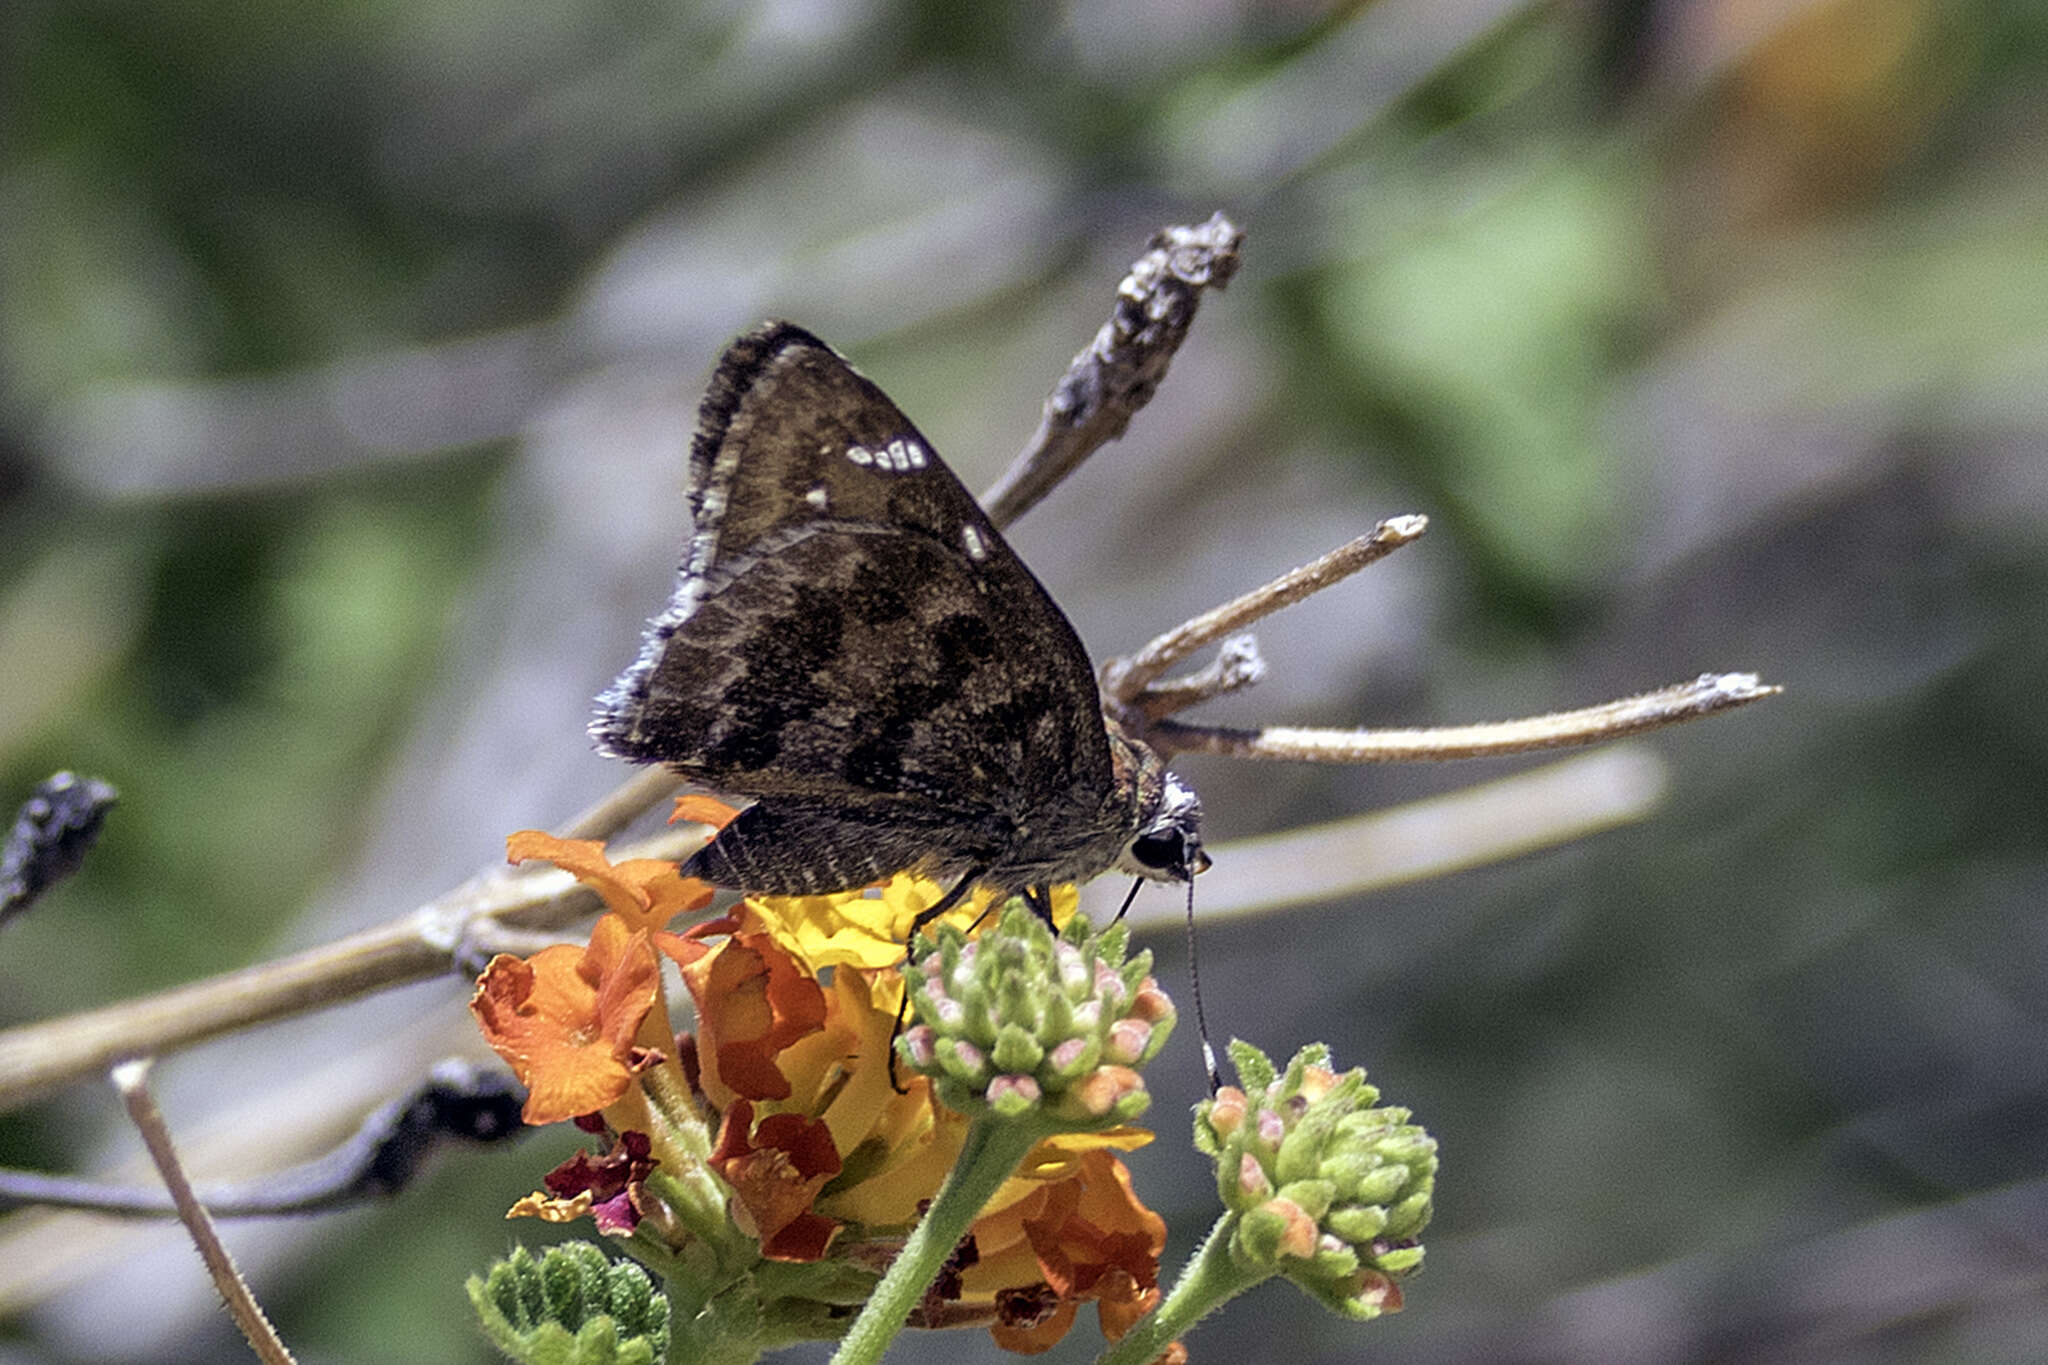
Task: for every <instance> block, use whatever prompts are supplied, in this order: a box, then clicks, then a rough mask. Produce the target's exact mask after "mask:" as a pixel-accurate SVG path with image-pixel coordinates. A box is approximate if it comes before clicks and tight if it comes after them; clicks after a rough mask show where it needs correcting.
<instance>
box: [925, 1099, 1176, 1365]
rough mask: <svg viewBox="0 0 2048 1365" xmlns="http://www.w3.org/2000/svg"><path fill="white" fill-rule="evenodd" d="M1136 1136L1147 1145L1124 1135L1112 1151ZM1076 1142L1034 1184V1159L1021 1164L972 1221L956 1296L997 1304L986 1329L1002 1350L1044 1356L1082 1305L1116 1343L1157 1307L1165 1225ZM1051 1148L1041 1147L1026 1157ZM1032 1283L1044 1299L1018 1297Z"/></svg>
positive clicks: (1100, 1158)
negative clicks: (970, 1256) (970, 1259)
mask: <svg viewBox="0 0 2048 1365" xmlns="http://www.w3.org/2000/svg"><path fill="white" fill-rule="evenodd" d="M1134 1136H1135V1140H1142V1141H1149V1140H1150V1135H1149V1134H1144V1135H1133V1134H1131V1133H1128V1132H1127V1133H1126V1134H1125V1135H1124V1137H1123V1138H1122V1139H1121V1140H1120V1145H1135V1141H1134ZM1078 1141H1079V1140H1078V1139H1073V1138H1069V1139H1062V1140H1061V1142H1060V1144H1059V1145H1062V1146H1067V1147H1069V1150H1071V1151H1072V1152H1073V1155H1072V1157H1071V1159H1070V1160H1065V1161H1058V1162H1054V1163H1052V1164H1050V1165H1048V1166H1045V1167H1042V1168H1040V1169H1042V1170H1051V1171H1061V1172H1064V1173H1063V1174H1059V1175H1057V1177H1056V1178H1054V1179H1051V1180H1039V1181H1034V1180H1033V1177H1032V1175H1031V1174H1030V1173H1031V1172H1032V1171H1033V1169H1034V1161H1031V1160H1027V1161H1026V1162H1025V1165H1024V1168H1023V1173H1022V1174H1020V1175H1019V1177H1018V1178H1017V1179H1014V1180H1012V1181H1011V1182H1010V1185H1009V1186H1006V1187H1005V1189H1004V1191H1002V1192H1000V1193H998V1194H997V1196H996V1198H995V1200H994V1201H993V1202H992V1203H991V1205H990V1208H989V1210H988V1211H987V1212H984V1213H983V1214H982V1216H981V1217H980V1218H978V1219H976V1220H975V1224H974V1240H975V1247H976V1249H977V1250H978V1251H979V1253H980V1260H979V1261H978V1262H977V1263H976V1264H975V1265H974V1266H972V1267H970V1268H969V1269H968V1270H967V1271H966V1273H965V1274H963V1275H962V1276H961V1298H962V1300H963V1301H966V1302H972V1301H974V1300H976V1299H977V1298H979V1299H982V1300H985V1301H993V1302H994V1303H995V1305H996V1308H997V1310H998V1320H997V1322H996V1325H995V1326H994V1327H992V1328H991V1329H990V1332H991V1334H992V1335H993V1336H994V1337H995V1340H996V1344H997V1345H999V1346H1001V1347H1002V1348H1003V1349H1004V1350H1006V1351H1015V1352H1017V1353H1019V1354H1022V1355H1033V1354H1036V1353H1037V1352H1039V1351H1043V1350H1047V1349H1048V1348H1050V1347H1051V1346H1052V1345H1053V1343H1055V1342H1057V1341H1058V1340H1059V1339H1060V1338H1061V1337H1063V1336H1065V1335H1066V1333H1067V1329H1068V1328H1069V1327H1070V1326H1072V1325H1073V1321H1074V1310H1075V1307H1076V1306H1077V1305H1078V1304H1081V1303H1085V1302H1089V1301H1093V1302H1094V1303H1095V1305H1096V1312H1097V1314H1098V1315H1099V1316H1100V1318H1101V1321H1102V1334H1103V1335H1104V1336H1106V1337H1108V1338H1109V1339H1110V1340H1112V1341H1114V1340H1116V1339H1117V1338H1119V1337H1121V1336H1122V1335H1123V1334H1124V1333H1125V1332H1127V1331H1129V1330H1130V1328H1131V1324H1133V1323H1135V1322H1136V1321H1137V1320H1138V1319H1139V1318H1141V1317H1143V1316H1144V1315H1145V1314H1146V1313H1147V1312H1149V1311H1151V1309H1152V1306H1153V1305H1154V1304H1156V1303H1158V1301H1159V1289H1158V1283H1159V1255H1160V1253H1161V1252H1162V1251H1164V1250H1165V1248H1166V1222H1165V1220H1164V1219H1162V1218H1161V1217H1160V1216H1159V1215H1158V1214H1156V1213H1154V1212H1152V1211H1151V1210H1150V1209H1148V1208H1146V1207H1145V1206H1144V1205H1143V1204H1142V1203H1140V1202H1139V1201H1138V1196H1137V1193H1136V1192H1135V1191H1134V1190H1133V1189H1132V1188H1131V1176H1130V1172H1129V1170H1127V1169H1126V1168H1125V1166H1124V1164H1123V1162H1121V1161H1119V1160H1118V1159H1117V1158H1116V1157H1115V1156H1113V1155H1111V1154H1110V1153H1109V1152H1108V1151H1105V1150H1103V1149H1102V1148H1100V1147H1095V1148H1087V1149H1079V1150H1075V1149H1074V1148H1075V1145H1076V1144H1077V1143H1078ZM1054 1145H1055V1144H1044V1145H1042V1146H1041V1147H1040V1149H1039V1152H1037V1153H1034V1154H1033V1155H1034V1158H1036V1157H1038V1156H1039V1155H1040V1154H1042V1153H1045V1152H1046V1149H1047V1148H1048V1147H1052V1146H1054ZM1033 1184H1035V1188H1030V1189H1028V1192H1027V1193H1025V1194H1024V1195H1023V1197H1021V1198H1015V1199H1014V1201H1013V1202H1008V1203H1006V1202H1005V1200H1006V1196H1010V1195H1011V1194H1012V1190H1013V1188H1014V1187H1017V1186H1020V1185H1024V1186H1030V1185H1033ZM1036 1285H1043V1286H1044V1287H1045V1288H1046V1289H1047V1290H1050V1296H1047V1295H1044V1294H1032V1295H1025V1296H1019V1295H1018V1292H1017V1291H1018V1290H1019V1289H1020V1288H1029V1287H1032V1286H1036ZM1020 1309H1022V1310H1025V1311H1024V1312H1021V1313H1020V1312H1019V1311H1018V1310H1020ZM1033 1310H1035V1311H1033Z"/></svg>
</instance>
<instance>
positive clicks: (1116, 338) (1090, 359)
mask: <svg viewBox="0 0 2048 1365" xmlns="http://www.w3.org/2000/svg"><path fill="white" fill-rule="evenodd" d="M1243 244H1244V233H1243V232H1241V231H1240V230H1239V229H1238V228H1237V226H1236V225H1235V224H1233V223H1232V222H1231V221H1230V220H1229V219H1227V218H1225V217H1224V216H1223V215H1222V214H1220V213H1218V214H1215V215H1213V216H1211V217H1210V219H1209V221H1208V222H1206V223H1203V224H1202V225H1201V226H1199V227H1169V228H1161V229H1160V230H1159V231H1158V232H1156V233H1154V234H1153V235H1152V240H1151V241H1150V242H1149V243H1147V244H1146V249H1145V254H1144V255H1142V256H1140V257H1139V258H1138V259H1137V260H1136V261H1135V262H1134V263H1133V264H1132V265H1131V270H1130V273H1129V274H1127V275H1125V276H1124V278H1123V282H1122V283H1121V284H1119V285H1118V286H1117V289H1116V305H1115V308H1114V310H1113V311H1112V312H1111V313H1110V316H1109V321H1107V322H1105V323H1103V324H1102V330H1101V331H1099V332H1097V333H1096V334H1095V340H1093V341H1091V342H1089V343H1088V346H1087V347H1086V349H1084V350H1083V351H1082V352H1081V353H1080V354H1079V355H1077V356H1075V357H1074V359H1073V361H1072V363H1070V364H1069V365H1068V366H1067V372H1066V374H1064V375H1062V376H1061V377H1060V381H1059V383H1057V384H1055V385H1053V387H1052V392H1051V393H1050V394H1048V395H1047V396H1046V400H1045V412H1044V415H1043V416H1042V417H1040V418H1039V422H1038V430H1037V431H1034V432H1033V433H1031V439H1030V440H1029V441H1027V442H1025V444H1024V450H1023V452H1022V453H1020V454H1019V455H1018V456H1017V458H1016V459H1014V460H1012V461H1011V462H1010V467H1009V468H1008V469H1006V470H1004V471H1003V473H1002V476H1001V477H1000V478H998V479H997V480H996V481H995V484H994V485H993V486H992V487H990V488H989V490H988V491H987V492H986V493H984V494H982V495H981V503H982V506H983V507H984V508H986V509H987V511H988V515H989V520H991V521H993V522H994V523H995V524H996V525H997V526H998V527H1006V526H1008V525H1010V524H1011V523H1012V522H1014V521H1016V520H1017V518H1019V517H1021V516H1023V515H1024V514H1025V513H1026V512H1028V511H1030V510H1031V509H1032V508H1033V507H1034V506H1036V505H1037V504H1038V500H1039V499H1040V498H1043V497H1044V496H1045V495H1046V494H1047V493H1050V492H1051V491H1052V490H1053V489H1054V488H1055V487H1057V486H1058V485H1059V482H1060V480H1061V479H1064V478H1066V477H1067V475H1069V474H1071V473H1073V472H1074V470H1075V469H1076V468H1077V467H1078V466H1079V465H1080V463H1081V461H1083V460H1085V459H1087V458H1088V457H1089V455H1091V454H1093V453H1094V452H1095V450H1096V449H1097V448H1098V447H1100V446H1101V445H1103V444H1104V443H1105V442H1108V441H1113V440H1115V439H1116V438H1117V437H1119V436H1121V435H1123V434H1124V428H1125V427H1127V426H1129V425H1130V422H1131V417H1132V415H1133V414H1134V413H1136V412H1137V411H1138V409H1140V408H1142V407H1144V406H1145V405H1146V404H1147V403H1149V402H1151V401H1152V395H1153V394H1154V393H1156V392H1158V389H1159V381H1160V380H1162V379H1164V378H1165V377H1166V367H1167V366H1168V365H1169V364H1171V363H1172V361H1173V356H1174V352H1176V351H1178V350H1179V349H1180V344H1181V342H1182V341H1183V340H1185V339H1186V338H1187V334H1188V328H1189V327H1190V326H1192V325H1193V324H1194V320H1195V309H1196V307H1197V306H1198V305H1199V304H1200V303H1201V298H1202V291H1203V290H1204V289H1207V288H1210V287H1212V286H1213V287H1215V288H1217V289H1221V288H1222V287H1223V286H1224V285H1225V284H1227V283H1229V282H1230V277H1231V276H1232V275H1234V274H1236V273H1237V264H1238V248H1239V247H1241V246H1242V245H1243Z"/></svg>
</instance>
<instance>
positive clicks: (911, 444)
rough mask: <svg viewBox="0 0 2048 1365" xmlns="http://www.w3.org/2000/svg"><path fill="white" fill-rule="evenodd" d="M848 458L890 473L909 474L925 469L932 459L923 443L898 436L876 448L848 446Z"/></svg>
mask: <svg viewBox="0 0 2048 1365" xmlns="http://www.w3.org/2000/svg"><path fill="white" fill-rule="evenodd" d="M846 458H847V459H849V460H852V461H853V462H854V463H855V464H857V465H863V466H869V467H872V468H875V469H879V470H882V471H884V472H885V473H889V474H908V473H910V472H911V471H912V470H916V469H923V468H924V467H925V466H926V465H928V464H930V463H931V461H932V457H931V453H930V452H929V451H927V450H926V449H925V448H924V446H923V445H921V444H919V443H918V442H916V441H913V440H911V439H909V438H908V437H903V436H898V437H896V438H895V439H894V440H892V441H890V442H889V444H887V445H885V446H882V447H880V448H878V449H875V450H870V449H868V448H867V447H866V446H848V447H847V448H846Z"/></svg>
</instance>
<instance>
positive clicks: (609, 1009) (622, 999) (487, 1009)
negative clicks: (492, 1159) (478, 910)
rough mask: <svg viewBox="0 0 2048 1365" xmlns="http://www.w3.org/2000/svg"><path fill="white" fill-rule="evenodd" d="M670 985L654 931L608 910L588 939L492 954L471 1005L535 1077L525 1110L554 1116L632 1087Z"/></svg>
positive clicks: (533, 1116)
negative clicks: (526, 955) (528, 952)
mask: <svg viewBox="0 0 2048 1365" xmlns="http://www.w3.org/2000/svg"><path fill="white" fill-rule="evenodd" d="M660 991H661V974H660V971H659V969H658V968H657V967H656V965H655V956H654V950H653V946H652V944H651V943H650V941H649V936H648V934H647V931H646V930H644V929H643V930H639V931H635V930H633V929H631V928H630V927H628V925H627V924H626V921H625V920H623V919H621V918H620V917H618V916H617V915H606V916H604V917H603V918H602V919H600V920H599V921H598V922H597V925H596V927H595V928H594V929H593V930H592V931H591V935H590V943H589V944H588V945H587V946H584V947H578V946H576V945H574V944H560V945H557V946H555V947H552V948H543V949H541V950H540V951H539V952H538V953H535V954H534V955H533V957H532V958H530V959H527V960H523V961H522V960H521V959H519V958H516V957H510V956H507V955H506V954H503V953H500V954H499V955H498V956H497V957H494V958H492V959H491V962H490V965H489V966H488V967H486V968H485V969H484V974H483V976H482V977H481V978H479V979H478V981H477V988H476V994H475V995H474V996H473V997H471V999H470V1002H469V1008H470V1011H471V1013H473V1014H475V1015H476V1020H477V1023H478V1025H479V1026H480V1027H481V1028H482V1029H483V1034H484V1039H485V1041H487V1042H489V1043H490V1045H491V1046H492V1047H493V1048H495V1049H496V1050H497V1053H498V1055H499V1056H500V1057H503V1058H504V1059H505V1061H506V1063H507V1064H508V1065H510V1066H511V1068H512V1070H513V1071H514V1072H515V1073H516V1074H517V1075H518V1077H519V1079H520V1080H521V1081H523V1082H525V1084H526V1086H527V1096H526V1108H525V1111H524V1114H523V1117H524V1118H525V1120H526V1121H527V1122H528V1123H532V1124H541V1123H553V1122H556V1121H557V1120H559V1119H567V1118H574V1117H576V1116H577V1115H579V1114H589V1113H594V1112H596V1111H597V1110H599V1109H602V1108H604V1107H605V1106H606V1105H608V1104H610V1103H612V1102H613V1101H614V1100H616V1099H618V1098H619V1097H620V1096H621V1095H623V1094H625V1092H626V1089H627V1087H628V1086H630V1085H631V1084H632V1083H633V1076H634V1074H635V1073H636V1072H637V1071H638V1070H640V1069H641V1068H642V1067H644V1066H645V1065H646V1063H647V1061H648V1060H649V1059H648V1058H646V1057H644V1056H642V1055H639V1054H638V1049H637V1048H636V1043H637V1040H638V1038H639V1035H640V1030H641V1025H642V1024H643V1023H645V1022H646V1020H647V1018H648V1016H649V1014H650V1012H652V1011H653V1009H654V1004H655V1001H656V1000H657V999H658V998H659V997H660ZM663 1019H664V1025H665V1021H666V1016H665V1015H664V1016H663Z"/></svg>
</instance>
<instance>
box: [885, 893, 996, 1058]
mask: <svg viewBox="0 0 2048 1365" xmlns="http://www.w3.org/2000/svg"><path fill="white" fill-rule="evenodd" d="M986 871H988V869H987V868H985V867H977V868H974V869H973V870H972V871H970V872H968V874H967V875H966V876H964V877H962V878H961V879H960V880H959V881H957V882H954V883H953V889H952V890H950V891H948V892H947V893H946V894H945V895H943V896H941V897H939V898H938V899H937V900H935V901H933V902H932V903H931V904H930V905H928V906H926V907H925V908H924V909H922V910H920V911H918V912H917V918H916V919H913V920H912V921H910V938H909V940H908V941H907V942H905V943H904V945H903V965H904V966H906V967H907V966H909V965H911V964H912V963H914V962H916V961H917V936H918V934H919V933H920V932H921V931H922V930H923V929H924V927H925V926H926V925H927V924H930V923H931V922H932V921H933V920H935V919H937V918H938V917H939V916H940V915H943V914H945V913H946V912H947V911H948V910H951V909H952V908H953V907H954V906H956V905H958V904H959V903H960V898H961V897H962V896H965V895H966V894H967V892H968V890H969V888H971V887H972V886H973V885H974V884H975V883H976V882H978V881H980V880H981V874H982V873H984V872H986ZM982 914H983V916H984V917H986V916H987V914H988V912H987V911H985V910H984V911H983V912H982ZM975 923H976V924H979V923H981V921H980V920H976V921H975ZM909 1017H910V983H909V982H908V981H906V982H904V983H903V998H902V999H901V1000H898V1001H897V1002H896V1026H895V1027H894V1028H892V1029H890V1030H889V1088H890V1089H891V1090H893V1091H895V1092H896V1093H897V1094H899V1095H907V1094H909V1093H910V1092H909V1091H908V1090H905V1089H904V1088H903V1082H901V1081H899V1080H897V1079H896V1040H897V1039H898V1038H901V1037H902V1036H903V1021H904V1020H905V1019H907V1018H909Z"/></svg>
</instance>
